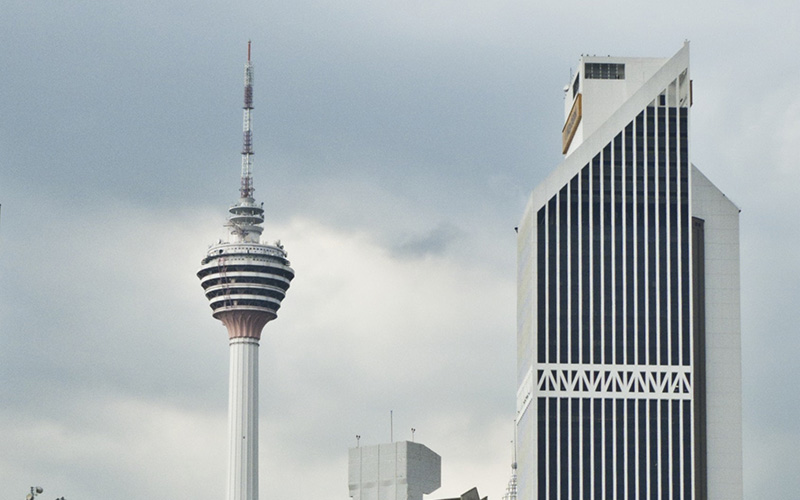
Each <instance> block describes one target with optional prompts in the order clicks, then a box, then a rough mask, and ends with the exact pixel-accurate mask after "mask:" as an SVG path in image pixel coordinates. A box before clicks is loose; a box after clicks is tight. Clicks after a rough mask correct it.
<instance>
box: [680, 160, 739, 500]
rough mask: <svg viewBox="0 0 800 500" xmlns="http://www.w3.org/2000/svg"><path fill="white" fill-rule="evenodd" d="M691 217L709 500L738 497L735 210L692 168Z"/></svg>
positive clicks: (737, 246)
mask: <svg viewBox="0 0 800 500" xmlns="http://www.w3.org/2000/svg"><path fill="white" fill-rule="evenodd" d="M692 215H693V216H694V217H697V218H700V219H703V220H704V221H705V224H704V227H705V243H706V245H705V271H706V272H705V284H706V286H705V297H706V393H707V413H706V425H707V429H708V498H709V500H723V499H724V500H728V499H741V498H742V495H743V485H742V363H741V359H742V346H741V317H740V302H739V208H738V207H737V206H736V205H734V204H733V202H731V201H730V200H729V199H728V198H727V197H726V196H725V195H724V194H722V192H720V190H719V189H717V188H716V186H714V185H713V184H712V183H711V182H710V181H709V180H708V179H707V178H706V177H705V176H704V175H703V174H702V173H701V172H700V171H699V170H698V169H697V168H696V167H694V166H693V168H692Z"/></svg>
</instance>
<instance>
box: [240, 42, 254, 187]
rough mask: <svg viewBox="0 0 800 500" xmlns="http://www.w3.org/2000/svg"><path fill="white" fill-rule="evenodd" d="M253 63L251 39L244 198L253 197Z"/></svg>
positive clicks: (246, 82) (247, 69)
mask: <svg viewBox="0 0 800 500" xmlns="http://www.w3.org/2000/svg"><path fill="white" fill-rule="evenodd" d="M252 115H253V65H252V64H251V63H250V40H248V41H247V62H246V63H245V65H244V120H243V122H244V124H243V129H244V130H243V135H244V138H243V144H242V186H241V188H240V189H239V193H240V194H241V197H242V198H245V199H249V198H252V197H253V191H254V189H253V116H252Z"/></svg>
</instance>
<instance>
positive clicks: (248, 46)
mask: <svg viewBox="0 0 800 500" xmlns="http://www.w3.org/2000/svg"><path fill="white" fill-rule="evenodd" d="M247 62H250V40H248V41H247Z"/></svg>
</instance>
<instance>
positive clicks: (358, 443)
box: [356, 434, 361, 448]
mask: <svg viewBox="0 0 800 500" xmlns="http://www.w3.org/2000/svg"><path fill="white" fill-rule="evenodd" d="M360 447H361V436H360V435H358V434H356V448H360Z"/></svg>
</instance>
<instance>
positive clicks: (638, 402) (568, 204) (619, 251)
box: [532, 64, 695, 500]
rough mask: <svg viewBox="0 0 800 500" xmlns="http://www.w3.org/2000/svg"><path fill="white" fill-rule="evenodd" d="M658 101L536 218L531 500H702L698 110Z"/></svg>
mask: <svg viewBox="0 0 800 500" xmlns="http://www.w3.org/2000/svg"><path fill="white" fill-rule="evenodd" d="M607 66H608V65H607ZM611 66H613V65H611ZM585 71H586V78H591V76H590V72H595V71H597V72H600V73H598V74H599V75H606V76H596V78H599V77H602V78H613V76H607V75H614V74H617V73H613V71H622V75H624V66H623V67H622V68H617V69H614V68H611V67H610V66H609V67H608V68H601V67H599V66H598V67H597V68H590V67H589V65H588V64H587V66H586V68H585ZM591 74H594V73H591ZM662 102H663V103H667V102H669V99H665V100H663V101H662V100H660V99H656V100H655V101H654V102H653V103H652V105H650V106H648V107H646V108H645V109H644V110H642V111H641V113H639V114H638V116H636V117H635V118H634V119H633V120H632V121H631V122H630V123H628V124H627V125H626V126H625V127H624V128H623V129H622V130H621V131H620V132H619V133H618V134H617V135H616V137H614V138H613V139H612V140H611V141H610V142H609V143H608V144H606V145H605V146H604V147H603V148H602V149H600V150H599V152H598V153H597V154H596V155H595V156H594V157H593V158H592V159H591V160H590V161H589V162H587V163H586V165H584V166H583V167H582V168H581V169H580V170H579V171H578V173H576V174H575V175H574V176H573V177H572V178H570V179H569V180H568V181H567V182H566V183H565V184H563V186H562V187H561V188H560V189H559V190H558V191H557V192H556V194H555V195H554V196H552V197H551V198H550V199H549V200H547V202H546V203H544V204H543V206H541V208H540V209H539V210H538V212H537V213H536V216H535V221H536V222H535V229H534V231H535V236H536V239H535V241H536V248H535V256H536V261H535V263H534V266H535V269H536V282H535V284H534V286H535V287H536V300H535V301H534V302H533V304H532V307H533V308H534V310H535V311H534V315H535V317H536V318H537V323H536V326H535V331H536V351H535V352H536V354H535V358H536V359H535V360H533V361H534V362H533V366H534V370H533V371H534V373H533V382H532V383H533V385H534V388H533V392H534V393H535V395H536V397H535V401H534V402H533V404H534V405H535V408H536V417H535V418H536V437H537V439H536V449H535V450H534V453H535V455H536V457H535V458H536V463H537V473H536V475H535V483H536V484H535V486H533V490H534V491H535V496H534V498H539V499H554V500H555V499H587V500H588V499H592V500H600V499H634V498H661V499H676V500H677V499H691V498H694V497H693V486H692V485H693V483H692V478H693V475H694V474H695V470H694V466H695V464H694V463H693V461H694V454H693V452H692V450H693V440H694V422H695V419H694V418H693V414H692V412H693V411H694V407H693V402H692V394H693V390H692V380H691V378H692V366H693V350H692V346H693V340H692V334H693V333H692V321H691V314H692V305H691V302H690V301H691V296H692V294H691V292H690V290H691V289H690V286H691V279H690V276H691V261H690V258H689V256H690V254H691V246H690V245H691V242H690V238H691V234H692V233H691V217H690V212H689V158H688V142H687V128H688V123H687V121H688V109H687V108H686V107H680V106H666V105H662V104H661V103H662Z"/></svg>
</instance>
